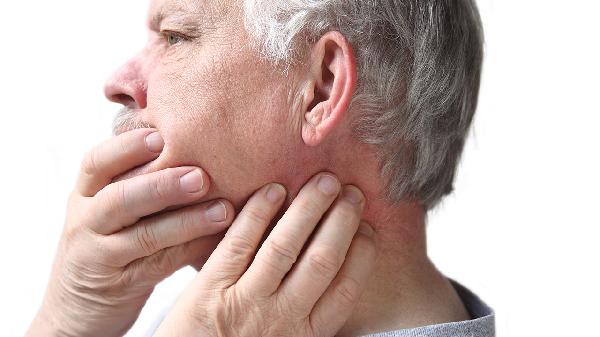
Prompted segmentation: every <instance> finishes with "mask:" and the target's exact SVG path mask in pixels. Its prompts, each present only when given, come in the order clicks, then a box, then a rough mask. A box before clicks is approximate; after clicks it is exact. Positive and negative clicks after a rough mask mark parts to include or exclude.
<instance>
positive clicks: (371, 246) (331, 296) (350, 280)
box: [309, 223, 377, 336]
mask: <svg viewBox="0 0 600 337" xmlns="http://www.w3.org/2000/svg"><path fill="white" fill-rule="evenodd" d="M376 255H377V254H376V249H375V241H374V240H373V229H372V228H371V227H370V226H369V225H368V224H366V223H363V224H361V227H360V229H359V232H358V233H357V234H356V236H355V237H354V240H353V241H352V245H351V246H350V250H349V251H348V255H347V256H346V261H345V262H344V264H343V265H342V268H341V269H340V272H339V273H338V275H337V276H336V278H335V279H334V280H333V282H332V283H331V286H330V287H329V288H328V289H327V290H326V292H325V294H323V296H322V297H321V298H320V299H319V301H318V302H317V304H316V305H315V307H314V309H313V311H312V313H311V314H310V316H309V320H310V324H311V326H312V329H313V330H312V331H313V332H314V334H315V335H316V336H333V335H335V334H336V333H337V332H338V331H339V329H341V328H342V326H344V324H345V322H346V321H347V320H348V318H349V317H350V315H351V314H352V312H353V311H354V309H355V308H356V305H357V304H358V303H359V302H360V297H361V295H362V293H363V291H364V289H365V288H366V286H367V284H368V280H369V277H370V275H371V273H372V272H373V269H374V267H375V260H376Z"/></svg>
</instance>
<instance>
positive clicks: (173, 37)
mask: <svg viewBox="0 0 600 337" xmlns="http://www.w3.org/2000/svg"><path fill="white" fill-rule="evenodd" d="M162 35H163V36H164V38H165V40H166V41H167V43H168V44H169V46H174V45H176V44H178V43H180V42H181V41H183V40H184V38H183V36H181V35H179V34H177V33H174V32H168V31H167V32H163V33H162Z"/></svg>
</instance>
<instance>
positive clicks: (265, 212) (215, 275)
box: [203, 184, 286, 288]
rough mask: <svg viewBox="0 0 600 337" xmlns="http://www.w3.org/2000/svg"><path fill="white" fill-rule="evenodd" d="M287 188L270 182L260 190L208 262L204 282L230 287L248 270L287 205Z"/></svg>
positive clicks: (245, 207) (204, 269) (247, 204)
mask: <svg viewBox="0 0 600 337" xmlns="http://www.w3.org/2000/svg"><path fill="white" fill-rule="evenodd" d="M285 195H286V191H285V188H284V187H283V186H281V185H279V184H269V185H267V186H265V187H263V188H261V189H260V190H258V191H257V192H256V193H255V194H254V195H253V196H252V197H251V198H250V200H249V201H248V203H246V206H244V208H243V209H242V211H241V212H240V214H239V215H238V216H237V218H236V219H235V221H234V222H233V224H232V225H231V227H230V228H229V230H228V231H227V234H226V235H225V238H224V239H223V241H222V242H221V243H220V244H219V246H218V247H217V249H216V250H215V253H214V254H213V255H212V256H211V257H210V259H208V261H207V262H206V264H205V265H204V268H203V271H205V275H207V278H206V279H203V282H206V283H208V284H210V285H211V286H217V287H222V288H227V287H229V286H231V285H232V284H234V283H235V282H236V281H237V280H238V279H239V277H240V275H242V274H243V273H244V271H245V270H246V268H247V267H248V264H249V263H250V261H251V260H252V258H253V257H254V254H255V252H256V249H257V247H258V245H259V243H260V241H261V239H262V237H263V235H264V233H265V231H266V229H267V227H268V226H269V225H270V224H271V221H272V220H273V217H274V216H275V215H276V214H277V212H278V211H279V209H280V208H281V205H282V204H283V201H284V198H285Z"/></svg>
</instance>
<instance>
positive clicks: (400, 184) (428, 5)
mask: <svg viewBox="0 0 600 337" xmlns="http://www.w3.org/2000/svg"><path fill="white" fill-rule="evenodd" d="M244 10H245V16H246V18H245V23H246V28H247V29H248V31H249V33H250V34H251V35H252V36H253V37H254V40H255V41H256V42H257V45H258V47H259V48H260V51H261V52H262V53H263V54H264V56H265V57H266V58H268V59H270V60H272V61H275V62H277V63H284V64H287V65H291V64H293V63H294V62H295V60H297V59H298V58H300V57H302V56H303V55H305V53H306V51H307V50H309V49H310V46H311V44H313V43H315V42H316V41H317V40H318V39H319V38H320V37H321V36H322V35H323V34H324V33H326V32H328V31H332V30H336V31H339V32H340V33H342V34H343V35H344V36H345V37H346V38H347V39H348V41H349V42H350V44H351V45H352V46H353V49H354V52H355V56H356V60H357V64H358V70H357V71H358V83H357V88H356V93H355V97H354V98H353V101H352V106H351V109H352V111H356V112H357V115H356V116H355V117H356V119H355V131H356V136H357V139H359V140H360V141H363V142H365V143H368V144H373V145H375V146H376V149H377V151H378V156H379V158H380V168H381V175H382V177H384V179H385V181H386V183H387V186H388V187H387V190H386V197H387V198H388V199H390V200H391V201H393V202H398V201H400V200H403V199H411V200H416V201H418V202H420V203H421V204H422V205H423V206H424V207H425V208H426V209H431V208H433V207H435V206H436V205H437V204H438V203H439V201H440V200H441V199H442V198H443V197H444V196H445V195H447V194H449V193H451V192H452V190H453V186H452V185H453V180H454V176H455V172H456V168H457V165H458V162H459V159H460V156H461V153H462V150H463V147H464V143H465V139H466V137H467V134H468V131H469V128H470V125H471V121H472V119H473V115H474V113H475V110H476V107H477V99H478V95H479V84H480V77H481V69H482V60H483V30H482V27H481V21H480V18H479V13H478V10H477V7H476V5H475V3H474V1H473V0H444V1H441V0H363V1H361V0H244Z"/></svg>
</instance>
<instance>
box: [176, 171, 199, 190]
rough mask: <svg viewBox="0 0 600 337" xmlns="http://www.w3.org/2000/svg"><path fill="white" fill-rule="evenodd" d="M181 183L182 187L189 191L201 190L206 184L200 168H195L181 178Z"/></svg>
mask: <svg viewBox="0 0 600 337" xmlns="http://www.w3.org/2000/svg"><path fill="white" fill-rule="evenodd" d="M179 183H180V185H181V189H182V190H183V191H185V192H187V193H197V192H200V191H202V187H203V186H204V180H203V179H202V173H201V172H200V170H198V169H195V170H193V171H192V172H189V173H187V174H186V175H184V176H182V177H181V178H179Z"/></svg>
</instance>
